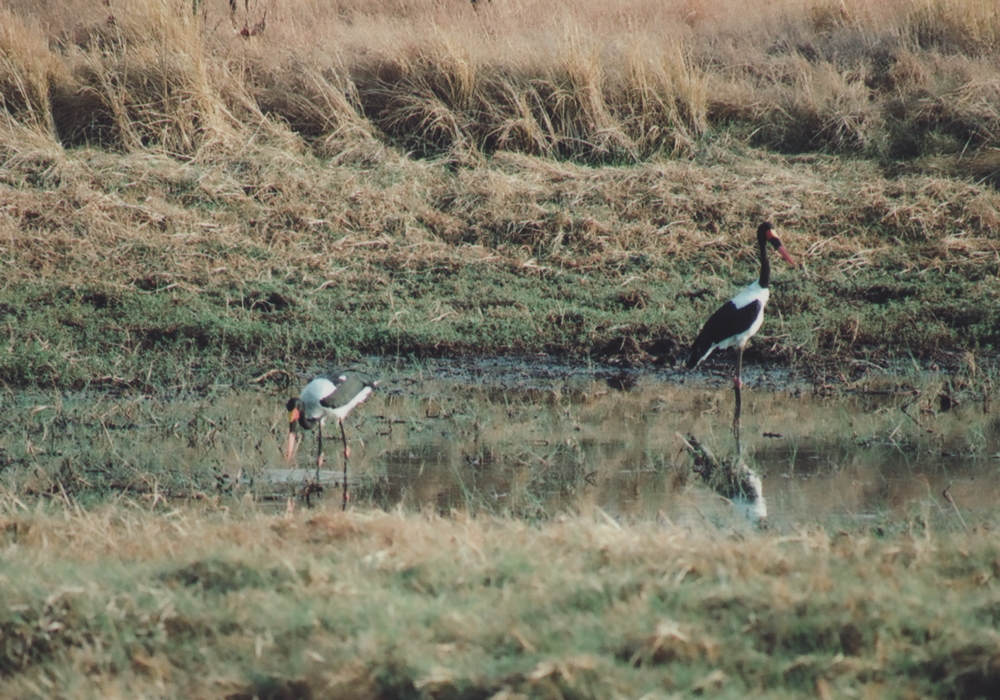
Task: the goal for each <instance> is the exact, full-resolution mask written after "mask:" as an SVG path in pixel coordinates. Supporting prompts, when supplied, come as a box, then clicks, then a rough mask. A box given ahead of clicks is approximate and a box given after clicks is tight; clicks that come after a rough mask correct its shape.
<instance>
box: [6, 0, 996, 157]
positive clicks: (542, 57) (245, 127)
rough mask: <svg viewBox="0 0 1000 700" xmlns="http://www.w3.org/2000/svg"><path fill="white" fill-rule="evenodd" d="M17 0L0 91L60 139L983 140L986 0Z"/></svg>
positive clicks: (593, 147) (193, 149)
mask: <svg viewBox="0 0 1000 700" xmlns="http://www.w3.org/2000/svg"><path fill="white" fill-rule="evenodd" d="M9 5H10V7H9V9H6V10H4V12H5V15H4V16H5V18H6V19H5V21H4V29H3V36H2V38H0V41H2V42H3V48H0V51H2V55H3V56H4V57H5V58H4V64H3V66H2V67H0V72H2V77H0V80H2V81H3V82H2V87H3V94H4V95H5V101H6V103H7V106H6V111H7V113H8V114H9V115H11V117H10V118H13V119H15V120H25V121H27V122H30V123H35V124H38V125H41V127H43V128H46V129H49V130H51V129H52V128H54V129H55V130H56V131H57V132H58V134H59V137H60V139H61V140H62V142H63V143H64V144H66V145H71V146H72V145H80V144H83V143H90V144H96V145H101V146H104V147H109V148H114V149H119V150H125V151H135V150H136V149H140V148H149V147H155V148H159V149H163V150H165V151H167V152H173V153H180V154H184V155H186V156H193V155H196V154H197V153H198V152H199V151H201V150H202V149H204V148H205V147H206V146H213V147H215V146H218V145H222V146H225V147H229V148H234V149H240V148H243V147H244V145H245V144H246V143H248V142H258V143H259V142H260V141H264V140H267V139H277V140H278V141H282V140H287V138H288V137H289V135H290V134H294V135H296V136H295V137H296V138H299V139H301V140H302V141H303V142H304V143H305V144H308V145H309V146H310V147H312V148H315V149H316V150H317V153H318V154H320V155H323V156H333V155H337V154H338V153H339V152H340V149H343V150H345V151H348V152H354V155H349V156H348V158H349V159H356V158H361V159H362V160H364V159H365V158H367V157H370V156H371V154H376V153H377V152H378V147H377V146H376V143H381V144H382V145H383V146H385V145H389V146H396V147H399V148H401V149H403V150H405V151H407V152H410V153H413V154H416V155H421V156H425V155H428V156H435V155H441V154H447V153H452V152H455V153H459V154H466V155H471V156H475V155H476V154H482V153H486V154H488V153H494V152H497V151H519V152H523V153H527V154H531V155H544V156H551V157H560V158H569V159H573V160H577V161H580V162H585V163H595V162H602V163H607V162H634V161H636V160H643V159H647V158H649V157H651V156H654V155H656V154H668V155H669V154H691V153H693V152H694V148H695V146H696V145H697V144H698V143H699V142H700V141H701V140H702V139H704V138H705V137H706V136H709V135H715V134H718V133H720V132H722V133H727V134H732V135H735V136H737V137H738V138H739V139H741V140H745V141H747V142H749V143H751V144H753V145H757V146H762V147H766V148H769V149H774V150H777V151H781V152H786V153H802V152H811V151H821V152H830V153H846V154H853V155H863V156H875V157H879V158H900V157H905V158H911V157H915V156H921V155H934V154H937V155H941V154H949V155H957V154H959V153H964V154H965V155H970V149H971V150H972V151H974V150H976V149H979V148H995V147H996V146H997V133H996V123H997V120H998V116H1000V115H998V112H997V110H998V109H1000V108H998V107H997V106H996V105H997V104H1000V101H998V100H997V94H996V87H995V86H996V85H997V82H998V81H997V80H996V78H995V73H996V68H995V66H996V59H997V54H998V51H1000V43H998V37H1000V19H998V16H997V12H996V9H995V8H994V7H993V5H992V4H991V3H990V2H987V1H986V0H929V1H928V2H922V3H917V4H914V3H909V2H903V0H893V1H892V2H874V0H843V1H841V0H837V1H834V0H781V1H779V2H775V3H766V4H764V3H757V4H753V5H751V6H746V5H745V4H744V3H739V2H735V0H700V1H698V2H694V1H690V2H679V3H660V2H654V0H630V1H629V2H624V3H613V4H608V3H601V2H598V1H597V0H585V1H584V2H579V3H569V2H565V1H564V0H544V1H543V2H540V3H521V2H504V3H498V2H497V3H477V4H475V5H474V4H472V3H462V2H457V1H456V2H454V3H440V2H433V1H432V0H417V1H415V2H411V3H397V2H391V1H389V0H381V1H377V2H370V3H359V2H354V1H349V0H339V1H338V2H332V3H324V4H317V3H312V2H307V1H306V0H290V1H289V2H286V3H281V4H277V3H273V2H258V3H254V4H252V5H251V4H246V6H245V8H240V12H241V13H243V14H246V17H243V15H242V14H240V16H239V17H238V18H237V19H238V21H235V22H234V20H233V18H232V17H230V13H229V8H228V4H227V3H224V2H219V3H211V4H210V3H197V4H192V3H190V2H187V1H186V0H116V1H115V2H112V3H110V5H109V6H108V8H107V10H104V9H103V8H101V7H100V6H98V5H97V4H96V3H84V2H82V0H48V1H47V2H44V3H29V2H27V0H16V1H13V2H11V3H9ZM195 10H197V11H195ZM8 19H9V21H7V20H8ZM265 19H266V22H264V20H265ZM247 27H251V28H252V31H250V30H247V31H244V30H245V29H246V28H247ZM46 42H47V43H46ZM359 149H360V150H359Z"/></svg>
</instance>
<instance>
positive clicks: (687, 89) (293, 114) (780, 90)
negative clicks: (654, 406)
mask: <svg viewBox="0 0 1000 700" xmlns="http://www.w3.org/2000/svg"><path fill="white" fill-rule="evenodd" d="M237 4H238V5H239V3H237ZM605 5H606V4H596V3H594V4H592V3H571V4H567V5H563V4H560V3H556V2H554V1H553V2H551V3H548V4H545V5H544V6H542V5H537V4H531V5H522V4H520V3H507V2H493V3H478V4H477V5H473V4H471V3H464V2H456V3H454V6H451V5H447V4H441V3H430V2H427V3H422V2H417V3H406V4H396V3H391V2H384V3H360V4H355V3H348V2H343V3H332V4H327V5H323V6H317V5H316V4H314V3H305V2H302V3H295V2H293V3H282V4H281V5H280V6H279V5H277V4H269V3H266V2H261V3H256V4H255V3H246V4H244V5H243V6H242V7H238V8H237V11H236V12H235V13H232V14H230V12H229V5H228V4H227V3H221V2H220V3H210V2H198V3H190V2H176V3H171V2H153V1H152V0H133V1H131V2H114V1H113V2H111V3H110V5H109V6H103V5H101V4H99V3H79V2H73V1H72V0H51V1H50V2H45V3H19V2H13V3H8V6H7V8H6V9H4V10H3V11H2V12H3V21H2V22H0V26H2V30H0V58H2V61H0V87H2V94H3V109H2V110H0V117H2V118H0V201H2V206H0V260H2V262H3V266H4V279H3V282H2V284H0V321H2V323H3V325H4V326H5V327H6V328H7V329H8V336H9V341H8V343H7V345H6V352H5V353H0V381H2V382H4V383H5V384H7V385H8V386H13V387H31V386H35V387H46V386H69V387H73V388H82V387H86V386H94V385H104V384H108V383H110V384H115V385H119V386H121V385H123V384H128V385H131V386H144V387H147V388H151V387H177V386H183V387H188V388H189V387H207V386H210V385H211V384H212V383H213V382H216V381H219V380H220V379H221V380H223V381H230V380H236V379H239V380H244V379H246V378H248V377H252V376H256V375H257V374H259V373H261V372H264V371H266V370H269V369H272V368H275V367H281V368H291V369H296V368H299V369H300V368H302V367H304V366H312V365H314V364H317V363H318V364H324V363H325V362H327V361H331V362H332V361H336V362H345V361H350V360H352V359H355V358H357V357H359V356H361V355H366V354H376V355H387V354H403V355H415V356H441V355H445V356H451V355H463V354H465V355H467V354H500V353H534V352H540V351H545V352H550V353H557V354H568V355H572V356H578V357H579V356H584V355H587V354H589V353H593V352H595V351H597V352H598V354H599V355H600V351H601V350H602V349H606V350H608V351H609V352H610V351H614V350H615V348H619V349H620V348H622V347H625V348H626V349H627V350H631V351H632V352H630V353H628V354H629V357H628V358H627V359H628V360H629V361H632V362H638V363H642V362H650V361H653V359H654V358H657V359H659V360H660V361H665V362H668V363H669V362H672V361H673V360H674V359H676V358H677V357H680V356H681V355H682V354H683V352H684V350H685V349H686V346H687V343H689V342H690V339H691V338H692V337H693V336H694V335H695V333H696V332H697V330H698V328H699V326H700V324H701V323H702V321H703V320H704V319H705V318H706V317H707V315H708V314H709V313H710V312H711V311H712V310H713V309H714V308H715V307H716V305H717V304H718V303H720V302H721V301H722V300H724V299H725V298H727V297H728V296H729V295H730V294H731V293H732V292H733V291H734V290H735V289H736V288H738V286H740V285H742V284H744V283H745V282H747V281H749V280H751V279H753V277H754V275H755V274H756V261H755V252H754V250H753V248H752V245H751V242H752V238H751V237H752V232H753V229H754V227H755V226H756V224H757V223H758V222H759V221H760V220H762V219H764V218H768V219H772V220H773V221H774V222H775V223H776V224H777V225H778V227H779V230H780V231H781V232H782V235H783V236H784V240H785V243H786V245H787V247H788V249H789V250H790V251H791V252H792V253H793V254H794V255H796V256H797V258H798V259H799V260H800V261H801V266H800V267H799V268H796V269H790V268H788V267H787V266H783V265H782V266H780V267H778V268H777V270H776V280H775V294H774V297H773V301H772V304H773V306H772V308H771V311H770V314H769V318H768V321H767V322H766V324H765V326H764V328H763V330H762V333H761V336H760V337H759V338H758V339H756V340H755V342H754V343H753V344H752V346H751V352H750V355H749V359H750V360H751V361H762V360H770V361H775V362H780V363H784V364H792V365H795V366H799V367H804V368H807V369H809V368H827V367H829V366H830V365H831V363H833V364H836V363H838V362H840V361H843V360H852V359H853V360H857V359H861V360H876V361H877V360H882V359H885V358H890V357H898V356H910V355H914V356H916V357H919V358H924V359H935V360H941V359H942V357H945V356H948V355H951V354H954V353H964V352H965V351H971V352H972V353H974V354H990V355H992V354H995V350H996V347H997V343H998V340H1000V338H998V335H997V334H998V329H1000V318H998V314H1000V311H997V309H1000V304H998V303H997V302H998V299H997V297H998V293H1000V285H998V283H997V282H996V276H997V272H998V267H1000V265H998V262H997V261H998V259H1000V258H998V254H997V248H998V244H997V238H998V232H1000V215H998V213H997V212H998V203H1000V197H998V195H997V193H996V191H995V188H994V181H995V173H996V167H997V162H998V161H997V158H996V153H997V131H996V124H997V122H996V115H995V114H994V113H993V111H991V110H993V109H994V107H991V105H994V106H995V105H996V104H997V101H996V100H995V99H994V96H993V93H992V92H991V91H993V90H995V85H996V84H997V83H996V80H995V79H994V78H995V71H996V68H995V59H996V55H997V51H998V47H997V42H996V36H997V35H998V32H1000V30H998V24H997V22H998V20H997V19H996V17H995V16H993V15H992V14H991V10H990V5H989V4H988V3H983V2H974V1H973V0H968V1H965V2H962V1H959V0H954V1H949V2H937V3H927V4H921V5H920V6H919V7H913V6H911V4H910V3H888V4H887V3H870V2H866V1H864V0H858V1H857V2H850V3H843V2H837V3H827V2H805V3H797V2H790V1H789V2H787V3H786V2H782V3H770V4H768V5H767V6H766V7H761V8H757V9H754V10H751V11H747V10H745V8H742V4H741V9H740V11H739V12H735V11H734V6H733V4H732V3H728V2H726V0H715V1H714V2H706V3H678V4H676V5H674V4H669V3H646V2H639V1H637V2H634V3H628V4H625V5H622V6H621V7H619V8H617V9H616V10H615V11H614V12H611V11H609V10H608V9H607V7H606V6H605ZM775 27H778V28H780V30H781V31H780V32H777V31H774V28H775ZM244 28H246V29H247V32H246V35H244V34H243V33H241V30H242V29H244ZM765 28H770V29H771V31H764V29H765ZM632 341H634V342H632ZM640 351H642V352H640Z"/></svg>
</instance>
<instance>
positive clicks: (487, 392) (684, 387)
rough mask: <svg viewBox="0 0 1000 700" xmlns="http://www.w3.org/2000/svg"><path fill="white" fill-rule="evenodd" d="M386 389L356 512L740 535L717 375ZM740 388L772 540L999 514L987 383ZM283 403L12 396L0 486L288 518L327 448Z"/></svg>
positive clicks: (333, 469)
mask: <svg viewBox="0 0 1000 700" xmlns="http://www.w3.org/2000/svg"><path fill="white" fill-rule="evenodd" d="M382 374H383V383H382V386H381V387H380V390H379V391H378V392H377V393H376V395H374V396H373V397H372V398H371V399H370V400H369V401H368V402H367V403H366V404H364V405H362V406H361V407H360V408H359V409H358V410H357V411H356V412H355V413H354V414H352V416H351V417H349V418H348V421H347V431H348V438H349V440H350V442H351V444H352V450H353V452H352V455H351V460H350V463H349V472H350V477H349V485H350V489H351V491H352V503H353V504H354V506H355V507H365V506H371V505H375V506H379V507H384V508H395V507H403V508H405V509H411V510H419V509H426V508H432V509H435V510H438V511H442V512H447V511H450V510H451V509H469V510H472V511H477V512H478V511H487V512H493V513H510V514H513V515H516V516H527V517H550V516H552V515H553V514H557V513H559V512H566V511H580V510H587V509H595V508H600V509H602V510H603V511H604V512H605V513H607V514H608V515H609V516H610V517H612V518H659V519H663V520H669V521H671V522H679V523H687V522H691V523H697V522H704V521H705V520H709V521H712V522H718V523H723V524H724V523H728V522H734V523H735V522H736V521H738V520H739V518H740V517H741V516H737V515H736V511H735V510H734V509H733V507H732V506H731V504H730V502H729V501H727V500H726V499H724V498H722V497H720V496H718V495H716V494H715V493H714V492H713V491H712V490H711V489H709V488H708V487H707V486H706V485H705V484H704V482H702V481H701V480H700V479H699V477H698V476H696V475H694V474H692V473H691V458H690V456H689V455H688V453H687V452H686V451H685V449H684V442H683V440H682V439H681V437H680V436H681V435H694V436H696V437H697V438H698V439H699V440H700V441H701V442H702V443H704V444H705V445H706V446H707V447H708V448H710V449H711V450H712V451H713V453H715V454H716V455H717V456H718V457H721V458H730V457H732V455H733V452H734V449H735V445H734V440H733V436H732V432H731V423H732V407H733V396H732V390H731V387H730V386H729V385H728V383H727V381H725V380H724V379H722V376H721V374H720V375H719V378H713V377H712V376H711V375H686V374H679V373H675V372H673V371H662V372H659V373H656V372H645V373H615V372H614V371H610V370H608V369H606V368H604V369H602V368H599V367H598V368H595V367H586V366H577V367H560V366H557V365H552V364H545V365H543V366H541V367H537V368H536V367H533V366H532V364H531V363H530V362H529V363H524V362H520V363H517V362H504V361H492V362H479V363H476V364H471V365H470V364H464V365H462V364H457V363H443V362H441V363H432V364H427V365H423V366H422V367H421V368H419V369H412V368H408V369H407V368H404V369H401V370H387V371H383V372H382ZM692 376H694V377H695V378H694V379H692ZM746 380H747V385H748V386H747V389H746V390H745V391H744V399H743V404H744V405H743V424H742V434H743V445H744V457H745V462H746V463H747V464H748V465H750V466H751V467H752V468H753V469H755V470H756V471H757V472H758V473H759V474H760V475H761V477H762V478H763V488H764V495H765V498H766V503H767V512H768V516H767V523H768V524H769V526H771V527H776V528H784V529H790V528H794V527H798V526H802V525H809V524H823V525H825V526H828V527H850V526H857V525H866V524H873V525H874V526H878V525H881V524H884V523H933V524H937V525H938V526H943V527H963V526H966V525H968V526H972V525H973V524H975V523H977V522H979V521H981V520H983V519H987V518H990V517H992V516H993V515H994V513H995V511H996V504H997V502H998V497H1000V469H998V467H1000V460H998V453H1000V415H998V412H997V410H996V407H995V405H994V402H992V401H989V400H988V399H989V393H986V394H985V396H986V400H984V395H983V392H982V391H981V390H979V389H977V388H976V386H975V384H974V383H966V384H964V385H961V386H958V385H956V382H955V380H954V378H950V377H942V376H939V375H937V374H932V373H924V374H921V375H914V374H913V373H912V372H911V373H910V374H909V375H907V376H906V377H905V378H902V379H900V378H897V377H892V376H883V377H878V378H874V379H871V380H869V381H867V382H866V383H865V384H864V385H854V386H852V387H847V386H844V387H840V388H834V389H833V390H832V391H831V390H829V389H826V388H825V389H821V390H816V388H815V387H813V386H812V385H811V384H808V383H807V382H805V381H799V380H796V379H795V377H794V376H791V375H789V374H787V373H773V372H772V373H763V372H759V371H754V370H752V369H751V370H749V371H748V372H747V376H746ZM956 387H957V388H956ZM286 393H287V390H285V389H283V388H280V387H275V386H272V387H265V388H263V389H260V388H246V389H242V390H235V391H233V390H222V389H221V388H220V391H219V392H217V394H215V395H213V396H209V397H204V398H199V399H196V400H180V399H179V400H175V401H160V400H157V399H156V398H155V397H149V396H133V397H118V398H109V397H97V398H95V397H94V396H92V395H85V396H79V397H47V396H44V395H39V396H33V397H28V396H23V397H18V399H17V402H18V403H19V404H20V406H21V408H23V409H24V410H23V411H19V412H18V415H21V416H23V420H22V422H21V423H18V424H16V425H14V426H11V429H10V430H8V431H7V432H6V433H5V434H4V435H3V436H2V439H0V467H2V468H0V476H2V477H3V478H4V480H5V482H6V483H7V484H8V485H9V486H12V487H14V488H15V490H20V491H21V492H24V493H26V494H29V495H30V494H48V495H56V494H63V493H65V494H67V495H69V496H81V495H84V494H86V493H87V492H101V491H104V492H106V491H108V490H110V491H112V492H125V493H126V494H130V495H134V496H136V497H138V498H141V499H145V500H149V499H151V498H152V499H154V500H155V499H159V498H162V499H164V500H165V501H169V500H170V499H178V498H192V497H195V498H205V497H212V498H216V497H219V498H223V497H228V496H230V495H236V496H239V495H245V494H252V495H253V497H255V498H257V499H260V500H262V501H273V502H274V503H275V504H276V505H277V507H284V504H285V501H286V499H287V498H288V497H289V496H296V495H297V494H299V493H300V492H301V488H302V485H303V483H304V482H305V481H307V480H308V479H309V478H310V477H311V476H312V472H313V469H314V468H315V449H316V442H315V433H307V434H305V436H304V439H303V442H302V443H301V444H300V448H299V450H298V453H297V455H296V458H295V460H294V463H293V464H286V463H285V462H284V460H283V458H282V455H281V450H282V446H283V442H284V437H285V434H286V431H287V424H286V423H285V412H284V399H285V398H286V396H285V395H286ZM942 395H947V396H948V399H947V400H943V399H941V396H942ZM949 401H950V402H951V404H952V405H951V406H948V402H949ZM956 402H957V405H955V404H956ZM943 406H944V407H948V408H949V410H946V411H942V410H941V408H942V407H943ZM331 432H332V433H333V434H335V435H336V436H337V439H336V440H334V439H333V438H332V436H331V439H330V440H328V441H326V443H325V447H326V449H325V453H326V462H325V464H324V470H323V472H322V473H321V481H322V482H323V484H324V493H323V494H322V496H321V498H323V499H326V500H328V501H329V500H330V499H333V501H334V502H338V503H339V501H340V490H339V489H340V486H341V478H340V475H341V472H340V470H341V468H342V462H341V455H340V451H341V447H340V441H339V434H338V432H337V431H336V430H335V429H334V431H331ZM315 498H316V497H315V496H314V497H313V498H312V499H310V500H311V501H312V502H313V503H315V500H314V499H315Z"/></svg>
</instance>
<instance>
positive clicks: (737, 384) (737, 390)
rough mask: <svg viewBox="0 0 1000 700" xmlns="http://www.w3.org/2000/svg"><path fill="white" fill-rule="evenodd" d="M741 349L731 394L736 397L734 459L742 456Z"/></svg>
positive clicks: (734, 409)
mask: <svg viewBox="0 0 1000 700" xmlns="http://www.w3.org/2000/svg"><path fill="white" fill-rule="evenodd" d="M742 375H743V348H742V347H741V348H739V350H737V354H736V376H735V377H733V394H734V395H735V397H736V406H735V407H734V408H733V435H735V436H736V458H737V459H739V458H740V456H741V455H742V451H741V450H740V414H741V413H742V411H743V378H742Z"/></svg>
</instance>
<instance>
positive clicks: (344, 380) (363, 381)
mask: <svg viewBox="0 0 1000 700" xmlns="http://www.w3.org/2000/svg"><path fill="white" fill-rule="evenodd" d="M323 376H324V377H326V378H327V379H329V380H330V381H331V382H333V384H334V386H335V387H336V389H334V391H333V393H332V394H329V395H327V396H324V397H323V398H322V399H321V400H320V402H319V403H320V405H321V406H325V407H326V408H340V407H341V406H346V405H347V404H349V403H350V402H351V399H353V398H354V397H355V396H357V395H358V394H360V393H361V392H362V391H363V390H364V388H365V387H372V388H374V387H375V385H377V384H378V382H374V381H371V380H370V379H368V378H367V377H364V376H363V375H360V374H356V373H354V372H351V373H348V374H338V375H333V376H331V375H329V374H327V375H323Z"/></svg>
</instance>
